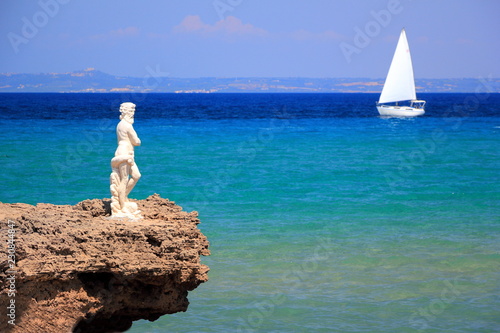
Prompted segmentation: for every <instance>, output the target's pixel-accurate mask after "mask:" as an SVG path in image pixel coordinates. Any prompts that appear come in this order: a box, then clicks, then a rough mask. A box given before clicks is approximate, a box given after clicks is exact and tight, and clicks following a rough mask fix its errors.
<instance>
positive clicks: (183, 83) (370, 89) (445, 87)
mask: <svg viewBox="0 0 500 333" xmlns="http://www.w3.org/2000/svg"><path fill="white" fill-rule="evenodd" d="M383 84H384V79H369V78H323V79H321V78H216V77H208V78H194V79H191V78H187V79H186V78H172V77H152V76H149V77H148V76H145V77H142V78H136V77H124V76H114V75H110V74H106V73H103V72H100V71H98V70H95V69H93V68H89V69H85V70H82V71H77V72H71V73H46V74H17V73H3V74H0V92H93V93H99V92H101V93H107V92H172V93H224V92H252V93H253V92H300V93H305V92H306V93H307V92H310V93H325V92H328V93H345V92H356V93H359V92H365V93H379V92H380V91H381V90H382V86H383ZM416 85H417V92H500V79H497V78H495V79H492V78H487V79H473V78H464V79H417V80H416Z"/></svg>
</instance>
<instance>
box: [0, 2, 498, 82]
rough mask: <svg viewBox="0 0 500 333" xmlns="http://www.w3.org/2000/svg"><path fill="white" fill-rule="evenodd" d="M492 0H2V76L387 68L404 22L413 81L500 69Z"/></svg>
mask: <svg viewBox="0 0 500 333" xmlns="http://www.w3.org/2000/svg"><path fill="white" fill-rule="evenodd" d="M499 17H500V1H497V0H439V1H438V0H380V1H379V0H371V1H368V0H357V1H352V0H161V1H160V0H144V1H137V0H133V1H132V0H37V1H25V0H2V1H1V3H0V72H2V73H7V72H23V73H49V72H59V73H63V72H71V71H76V70H81V69H85V68H89V67H93V68H96V69H98V70H101V71H103V72H106V73H110V74H114V75H123V76H136V77H144V76H147V75H150V73H148V71H151V70H153V71H155V72H156V73H157V74H163V75H162V76H171V77H207V76H210V77H368V78H383V77H385V76H386V74H387V71H388V68H389V64H390V61H391V59H392V54H393V52H394V49H395V47H396V43H397V38H398V36H399V33H400V31H401V28H403V27H405V28H406V32H407V35H408V39H409V43H410V48H411V52H412V57H413V64H414V71H415V76H416V77H417V78H459V77H472V78H477V77H488V76H492V77H500V65H499V63H500V62H499V59H500V43H499V39H500V38H499V33H500V19H499Z"/></svg>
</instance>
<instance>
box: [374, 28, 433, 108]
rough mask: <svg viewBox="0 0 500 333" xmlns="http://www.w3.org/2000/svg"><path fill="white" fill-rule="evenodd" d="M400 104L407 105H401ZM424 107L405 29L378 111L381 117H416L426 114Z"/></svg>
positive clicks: (402, 31)
mask: <svg viewBox="0 0 500 333" xmlns="http://www.w3.org/2000/svg"><path fill="white" fill-rule="evenodd" d="M400 102H405V103H403V104H401V105H400ZM408 102H409V103H408ZM408 104H409V105H408ZM424 105H425V101H422V100H417V95H416V92H415V79H414V78H413V66H412V63H411V55H410V48H409V46H408V40H407V39H406V32H405V29H403V30H401V35H400V36H399V41H398V45H397V46H396V51H395V52H394V57H393V58H392V63H391V67H390V68H389V73H388V74H387V78H386V79H385V84H384V88H383V89H382V93H381V94H380V99H379V100H378V103H377V109H378V112H379V113H380V115H381V116H392V117H414V116H421V115H423V114H424V113H425V111H424Z"/></svg>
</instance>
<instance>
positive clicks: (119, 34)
mask: <svg viewBox="0 0 500 333" xmlns="http://www.w3.org/2000/svg"><path fill="white" fill-rule="evenodd" d="M138 35H139V29H138V28H137V27H127V28H124V29H117V30H111V31H109V32H106V33H103V34H98V35H93V36H90V37H89V39H90V40H95V41H109V40H116V39H121V38H126V37H134V36H138Z"/></svg>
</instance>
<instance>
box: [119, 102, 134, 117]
mask: <svg viewBox="0 0 500 333" xmlns="http://www.w3.org/2000/svg"><path fill="white" fill-rule="evenodd" d="M120 112H121V115H120V119H123V118H126V119H128V120H133V119H134V113H135V104H134V103H130V102H126V103H122V104H121V105H120Z"/></svg>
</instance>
